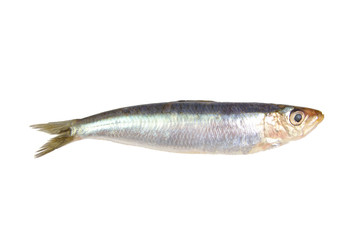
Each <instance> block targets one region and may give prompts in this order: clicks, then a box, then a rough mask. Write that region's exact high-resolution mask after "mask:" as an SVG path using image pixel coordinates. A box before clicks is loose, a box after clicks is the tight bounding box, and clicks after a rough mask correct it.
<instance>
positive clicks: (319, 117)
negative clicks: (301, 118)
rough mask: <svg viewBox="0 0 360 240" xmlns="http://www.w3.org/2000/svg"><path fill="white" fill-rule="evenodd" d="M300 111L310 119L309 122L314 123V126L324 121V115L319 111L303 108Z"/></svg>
mask: <svg viewBox="0 0 360 240" xmlns="http://www.w3.org/2000/svg"><path fill="white" fill-rule="evenodd" d="M302 111H303V112H304V113H305V115H307V116H308V118H309V119H311V122H313V123H316V125H317V124H319V123H321V122H322V121H323V120H324V114H323V113H322V112H321V111H319V110H315V109H311V108H303V109H302Z"/></svg>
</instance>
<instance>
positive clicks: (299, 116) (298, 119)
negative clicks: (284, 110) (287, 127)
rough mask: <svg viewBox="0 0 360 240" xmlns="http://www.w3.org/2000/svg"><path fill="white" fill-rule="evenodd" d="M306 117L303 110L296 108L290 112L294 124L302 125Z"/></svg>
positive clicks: (291, 121)
mask: <svg viewBox="0 0 360 240" xmlns="http://www.w3.org/2000/svg"><path fill="white" fill-rule="evenodd" d="M304 119H305V114H304V112H302V111H299V110H294V111H292V112H291V113H290V123H291V124H292V125H294V126H298V125H300V124H301V123H302V122H303V121H304Z"/></svg>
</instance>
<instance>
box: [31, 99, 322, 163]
mask: <svg viewBox="0 0 360 240" xmlns="http://www.w3.org/2000/svg"><path fill="white" fill-rule="evenodd" d="M323 119H324V115H323V114H322V113H321V112H320V111H318V110H314V109H310V108H304V107H294V106H288V105H279V104H265V103H231V102H213V101H177V102H167V103H155V104H147V105H139V106H132V107H126V108H120V109H116V110H112V111H108V112H103V113H99V114H96V115H93V116H90V117H86V118H82V119H74V120H69V121H62V122H50V123H46V124H36V125H32V126H31V127H33V128H35V129H38V130H40V131H44V132H47V133H49V134H55V135H57V136H55V137H54V138H53V139H51V140H50V141H49V142H47V143H46V144H45V145H43V146H42V147H41V148H40V149H39V150H38V152H37V154H36V155H35V157H41V156H43V155H45V154H47V153H49V152H51V151H53V150H55V149H57V148H60V147H62V146H64V145H66V144H68V143H71V142H73V141H76V140H80V139H88V138H89V139H103V140H110V141H115V142H119V143H123V144H128V145H135V146H141V147H146V148H151V149H157V150H162V151H169V152H178V153H212V154H248V153H255V152H259V151H262V150H266V149H270V148H273V147H277V146H281V145H284V144H285V143H288V142H289V141H292V140H297V139H300V138H302V137H304V136H306V135H307V134H308V133H309V132H311V131H312V130H313V129H314V128H315V127H316V126H317V125H318V124H319V123H320V122H321V121H322V120H323Z"/></svg>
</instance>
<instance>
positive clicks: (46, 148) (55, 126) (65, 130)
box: [30, 120, 77, 158]
mask: <svg viewBox="0 0 360 240" xmlns="http://www.w3.org/2000/svg"><path fill="white" fill-rule="evenodd" d="M76 121H77V120H70V121H62V122H50V123H44V124H35V125H31V126H30V127H32V128H34V129H38V130H40V131H43V132H46V133H49V134H56V135H58V136H56V137H54V138H52V139H50V140H49V141H48V142H47V143H46V144H44V145H43V146H42V147H41V148H40V149H39V150H38V151H37V153H36V155H35V157H36V158H38V157H41V156H44V155H45V154H48V153H49V152H52V151H54V150H55V149H57V148H60V147H62V146H64V145H66V144H68V143H71V142H72V141H74V140H75V133H72V132H71V127H72V126H73V125H74V123H75V122H76Z"/></svg>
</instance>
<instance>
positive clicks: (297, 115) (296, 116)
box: [294, 113, 302, 122]
mask: <svg viewBox="0 0 360 240" xmlns="http://www.w3.org/2000/svg"><path fill="white" fill-rule="evenodd" d="M301 119H302V116H301V114H299V113H298V114H296V115H295V117H294V120H295V121H296V122H300V121H301Z"/></svg>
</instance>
